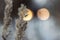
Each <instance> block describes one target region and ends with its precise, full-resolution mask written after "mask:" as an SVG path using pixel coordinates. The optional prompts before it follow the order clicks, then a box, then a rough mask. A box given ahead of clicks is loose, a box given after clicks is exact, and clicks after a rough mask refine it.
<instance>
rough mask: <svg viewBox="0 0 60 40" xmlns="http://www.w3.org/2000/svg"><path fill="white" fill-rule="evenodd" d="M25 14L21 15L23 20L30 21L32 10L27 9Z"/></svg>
mask: <svg viewBox="0 0 60 40" xmlns="http://www.w3.org/2000/svg"><path fill="white" fill-rule="evenodd" d="M27 14H28V15H27V16H25V17H23V20H24V21H30V20H31V19H32V18H33V12H32V11H31V10H30V9H27Z"/></svg>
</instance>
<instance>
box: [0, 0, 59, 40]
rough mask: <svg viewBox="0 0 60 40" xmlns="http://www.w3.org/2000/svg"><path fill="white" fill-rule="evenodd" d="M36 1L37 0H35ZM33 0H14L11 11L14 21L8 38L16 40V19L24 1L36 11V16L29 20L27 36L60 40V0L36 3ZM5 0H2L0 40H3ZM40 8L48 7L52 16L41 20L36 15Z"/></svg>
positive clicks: (31, 38)
mask: <svg viewBox="0 0 60 40" xmlns="http://www.w3.org/2000/svg"><path fill="white" fill-rule="evenodd" d="M34 1H35V0H34ZM34 1H32V0H13V11H12V13H11V17H12V18H13V19H12V23H11V26H10V29H9V30H10V31H11V33H10V36H9V37H8V38H7V39H8V40H15V30H16V29H15V20H16V18H17V17H18V15H17V13H18V7H20V4H21V3H23V4H25V5H26V6H27V8H29V9H31V10H32V11H33V12H34V18H33V19H32V20H31V21H29V22H28V25H27V30H26V37H27V38H28V39H29V40H60V0H48V1H47V2H46V4H44V5H43V4H42V3H44V1H42V2H41V3H40V4H38V5H37V4H35V3H34ZM4 8H5V2H4V0H0V40H2V37H1V35H2V29H3V17H4ZM39 8H47V9H48V10H49V11H50V18H49V19H48V20H46V21H42V20H39V19H38V18H37V16H36V13H37V10H38V9H39ZM25 40H27V39H25Z"/></svg>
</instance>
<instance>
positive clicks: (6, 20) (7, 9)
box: [2, 0, 13, 40]
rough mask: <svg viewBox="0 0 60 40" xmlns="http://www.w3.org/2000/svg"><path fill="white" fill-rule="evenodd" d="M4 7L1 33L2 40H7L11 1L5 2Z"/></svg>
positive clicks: (6, 0)
mask: <svg viewBox="0 0 60 40" xmlns="http://www.w3.org/2000/svg"><path fill="white" fill-rule="evenodd" d="M5 3H6V6H5V11H4V28H3V32H2V38H3V40H7V37H8V35H9V31H8V27H9V25H10V23H11V20H12V18H11V12H12V6H13V4H12V0H5Z"/></svg>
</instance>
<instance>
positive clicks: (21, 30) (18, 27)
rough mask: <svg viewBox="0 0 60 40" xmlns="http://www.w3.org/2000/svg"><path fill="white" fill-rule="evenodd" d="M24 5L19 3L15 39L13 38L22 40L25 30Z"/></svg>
mask: <svg viewBox="0 0 60 40" xmlns="http://www.w3.org/2000/svg"><path fill="white" fill-rule="evenodd" d="M26 9H27V8H26V6H24V5H23V4H21V7H20V8H19V10H18V11H19V13H18V15H19V18H18V19H17V20H16V31H17V32H16V34H17V36H16V39H15V40H23V37H24V33H25V30H26V28H27V22H26V21H24V20H23V17H24V16H25V14H26V12H27V10H26Z"/></svg>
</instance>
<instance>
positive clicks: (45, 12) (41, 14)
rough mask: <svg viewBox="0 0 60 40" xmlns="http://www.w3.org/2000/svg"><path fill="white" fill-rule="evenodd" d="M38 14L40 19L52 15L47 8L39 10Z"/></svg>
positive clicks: (45, 18)
mask: <svg viewBox="0 0 60 40" xmlns="http://www.w3.org/2000/svg"><path fill="white" fill-rule="evenodd" d="M37 16H38V18H39V19H40V20H47V19H48V18H49V16H50V13H49V11H48V10H47V9H46V8H42V9H39V10H38V12H37Z"/></svg>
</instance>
